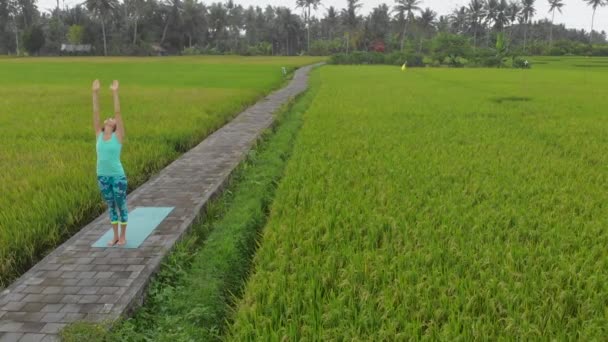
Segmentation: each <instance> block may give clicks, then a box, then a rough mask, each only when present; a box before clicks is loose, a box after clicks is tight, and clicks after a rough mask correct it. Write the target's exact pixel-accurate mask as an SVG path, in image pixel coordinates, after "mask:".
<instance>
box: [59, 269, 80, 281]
mask: <svg viewBox="0 0 608 342" xmlns="http://www.w3.org/2000/svg"><path fill="white" fill-rule="evenodd" d="M78 273H79V272H77V271H68V272H63V273H61V278H64V279H71V278H78Z"/></svg>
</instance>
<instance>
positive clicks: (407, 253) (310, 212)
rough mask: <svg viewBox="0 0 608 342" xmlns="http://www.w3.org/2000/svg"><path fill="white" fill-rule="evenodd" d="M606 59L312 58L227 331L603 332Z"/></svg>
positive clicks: (532, 336) (363, 337) (298, 336)
mask: <svg viewBox="0 0 608 342" xmlns="http://www.w3.org/2000/svg"><path fill="white" fill-rule="evenodd" d="M599 69H600V68H595V70H596V71H594V72H587V73H585V72H581V71H576V69H575V68H565V69H563V70H562V69H559V68H554V67H550V68H543V67H535V68H534V69H532V70H529V71H526V70H490V69H487V70H437V69H433V70H410V71H408V72H405V73H402V72H400V70H399V69H398V68H393V67H324V68H323V69H321V71H320V73H321V87H320V89H319V92H318V94H317V97H316V98H315V100H314V101H313V103H312V105H311V107H310V110H309V111H308V112H307V113H306V115H305V123H304V126H303V128H302V130H301V133H300V135H299V139H298V141H297V143H296V146H295V148H294V153H293V156H292V158H291V160H290V162H289V164H288V167H287V170H286V175H285V177H284V178H283V180H282V181H281V184H280V186H279V189H278V191H277V195H276V197H275V202H274V204H273V207H272V208H273V210H272V213H271V218H270V220H269V223H268V225H267V226H266V228H265V229H264V234H263V237H262V241H261V247H260V248H259V249H258V252H257V254H256V257H255V260H254V265H255V274H254V275H253V276H252V277H251V278H250V280H249V282H248V284H247V287H246V290H245V294H244V298H243V299H242V300H241V301H240V302H239V305H238V309H237V313H236V320H235V323H234V325H233V326H232V327H231V329H230V331H231V335H230V339H229V340H233V341H402V340H419V339H424V340H446V341H453V340H462V341H469V340H602V339H604V338H605V336H606V335H607V334H608V330H607V329H608V315H607V314H606V312H607V311H606V307H607V305H608V274H607V273H606V272H604V270H605V269H606V267H607V266H608V252H607V249H606V246H607V245H608V232H607V230H606V223H607V222H608V211H607V210H606V203H608V174H607V173H606V165H607V163H608V157H607V154H606V153H605V150H606V131H607V130H608V117H607V116H606V114H607V113H606V108H608V98H607V97H606V96H605V93H606V91H607V90H608V73H607V72H606V71H601V70H599Z"/></svg>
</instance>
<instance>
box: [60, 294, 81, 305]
mask: <svg viewBox="0 0 608 342" xmlns="http://www.w3.org/2000/svg"><path fill="white" fill-rule="evenodd" d="M80 298H82V296H81V295H65V296H63V299H61V303H63V304H77V303H78V302H79V301H80Z"/></svg>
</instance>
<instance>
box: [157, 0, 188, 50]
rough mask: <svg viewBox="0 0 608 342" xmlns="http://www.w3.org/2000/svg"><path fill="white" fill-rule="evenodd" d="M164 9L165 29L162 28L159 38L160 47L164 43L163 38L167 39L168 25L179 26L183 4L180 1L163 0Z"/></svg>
mask: <svg viewBox="0 0 608 342" xmlns="http://www.w3.org/2000/svg"><path fill="white" fill-rule="evenodd" d="M164 7H165V15H166V20H165V27H164V28H163V34H162V36H161V38H160V45H163V43H164V42H165V38H167V32H168V30H169V25H170V24H171V23H174V24H176V25H177V24H179V22H180V20H181V18H182V12H183V4H182V2H181V0H165V3H164Z"/></svg>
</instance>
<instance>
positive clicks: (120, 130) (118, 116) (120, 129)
mask: <svg viewBox="0 0 608 342" xmlns="http://www.w3.org/2000/svg"><path fill="white" fill-rule="evenodd" d="M119 86H120V85H119V83H118V81H116V80H114V82H112V85H111V86H110V89H111V90H112V98H113V99H114V119H115V120H116V135H117V137H118V140H120V142H121V143H122V140H123V139H124V137H125V126H124V124H123V122H122V113H121V112H120V99H119V97H118V89H119Z"/></svg>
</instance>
